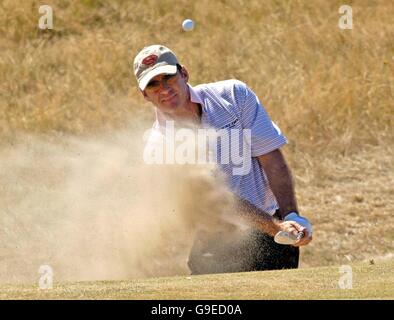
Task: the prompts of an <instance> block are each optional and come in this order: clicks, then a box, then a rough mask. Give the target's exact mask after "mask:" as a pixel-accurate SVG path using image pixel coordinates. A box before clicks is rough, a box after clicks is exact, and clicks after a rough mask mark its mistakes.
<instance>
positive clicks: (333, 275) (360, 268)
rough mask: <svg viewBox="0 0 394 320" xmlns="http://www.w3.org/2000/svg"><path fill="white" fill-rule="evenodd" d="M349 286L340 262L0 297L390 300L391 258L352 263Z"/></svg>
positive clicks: (69, 286) (4, 292)
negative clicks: (344, 282)
mask: <svg viewBox="0 0 394 320" xmlns="http://www.w3.org/2000/svg"><path fill="white" fill-rule="evenodd" d="M350 266H351V268H352V288H348V289H341V288H340V284H339V281H340V279H341V277H343V274H342V273H341V272H340V266H337V267H317V268H301V269H297V270H281V271H265V272H247V273H233V274H215V275H201V276H190V277H185V276H182V277H163V278H151V279H136V280H130V281H97V282H74V283H56V282H55V283H54V286H53V288H52V289H45V290H44V289H39V288H38V286H37V285H3V286H1V287H0V292H1V293H0V298H1V299H142V300H144V299H152V300H154V299H241V300H242V299H252V300H254V299H393V298H394V273H393V272H392V271H393V269H394V261H393V260H391V261H380V262H373V263H371V262H369V263H358V264H353V265H350Z"/></svg>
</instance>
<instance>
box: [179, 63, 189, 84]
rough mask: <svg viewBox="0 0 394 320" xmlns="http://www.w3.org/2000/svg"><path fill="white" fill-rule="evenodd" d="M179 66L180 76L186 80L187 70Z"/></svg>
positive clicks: (187, 77) (187, 78) (187, 76)
mask: <svg viewBox="0 0 394 320" xmlns="http://www.w3.org/2000/svg"><path fill="white" fill-rule="evenodd" d="M181 67H182V68H181V71H180V73H181V75H182V77H183V78H185V80H186V82H188V81H189V72H187V69H186V68H185V67H184V66H181Z"/></svg>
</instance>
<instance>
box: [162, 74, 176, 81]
mask: <svg viewBox="0 0 394 320" xmlns="http://www.w3.org/2000/svg"><path fill="white" fill-rule="evenodd" d="M174 76H175V75H174V74H166V75H165V76H164V77H163V78H164V79H165V80H166V81H167V80H171V79H173V78H174Z"/></svg>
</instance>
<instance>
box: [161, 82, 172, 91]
mask: <svg viewBox="0 0 394 320" xmlns="http://www.w3.org/2000/svg"><path fill="white" fill-rule="evenodd" d="M169 89H171V86H170V85H169V84H168V83H167V81H166V80H161V81H160V91H166V90H169Z"/></svg>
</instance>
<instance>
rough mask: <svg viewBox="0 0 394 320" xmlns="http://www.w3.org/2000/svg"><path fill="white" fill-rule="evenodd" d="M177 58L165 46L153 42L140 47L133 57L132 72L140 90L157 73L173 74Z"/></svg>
mask: <svg viewBox="0 0 394 320" xmlns="http://www.w3.org/2000/svg"><path fill="white" fill-rule="evenodd" d="M177 64H178V59H177V57H176V56H175V54H174V53H173V52H172V51H171V50H170V49H168V48H167V47H165V46H162V45H159V44H155V45H152V46H149V47H145V48H144V49H142V50H141V51H140V52H139V53H138V54H137V56H136V57H135V59H134V74H135V77H136V78H137V81H138V86H139V87H140V89H141V90H145V87H146V85H147V84H148V83H149V81H150V80H151V79H152V78H154V77H156V76H157V75H159V74H175V73H176V72H177V66H176V65H177Z"/></svg>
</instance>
